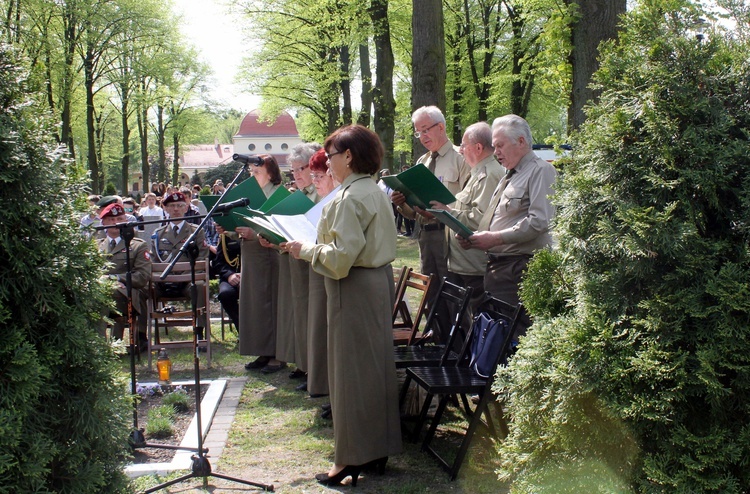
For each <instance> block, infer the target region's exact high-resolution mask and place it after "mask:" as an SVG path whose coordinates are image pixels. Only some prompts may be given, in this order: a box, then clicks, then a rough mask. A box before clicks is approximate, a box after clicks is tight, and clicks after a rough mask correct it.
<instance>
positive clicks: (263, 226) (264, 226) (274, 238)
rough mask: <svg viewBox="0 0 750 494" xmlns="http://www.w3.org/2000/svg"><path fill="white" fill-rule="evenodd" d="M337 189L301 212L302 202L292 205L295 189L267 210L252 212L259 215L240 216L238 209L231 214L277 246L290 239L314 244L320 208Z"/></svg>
mask: <svg viewBox="0 0 750 494" xmlns="http://www.w3.org/2000/svg"><path fill="white" fill-rule="evenodd" d="M339 188H340V187H336V188H335V189H333V191H332V192H331V193H330V194H328V195H327V196H325V197H324V198H323V199H322V200H321V201H320V202H319V203H317V204H315V205H313V206H312V207H311V208H309V209H307V211H305V212H303V213H299V211H300V208H302V207H303V206H302V202H301V201H299V202H300V204H299V206H298V207H297V208H296V209H295V207H293V206H292V205H293V204H294V203H295V202H296V201H297V198H296V197H294V196H296V195H297V192H295V193H294V194H292V195H291V196H289V197H288V198H287V199H284V200H283V201H281V202H280V203H279V204H277V205H276V206H275V207H273V208H271V209H270V210H269V211H268V212H267V213H263V212H262V211H255V213H260V214H254V215H253V216H242V215H240V214H238V213H237V212H233V213H232V214H234V215H235V216H236V217H237V219H238V221H242V222H244V224H246V225H247V226H249V227H250V228H252V229H253V230H255V232H256V233H257V234H258V235H261V236H262V237H263V238H265V239H266V240H268V241H269V242H271V243H272V244H275V245H279V244H280V243H282V242H287V241H290V240H299V241H302V242H312V243H315V240H316V239H317V236H318V223H319V222H320V216H321V214H322V212H323V207H325V205H326V204H328V203H329V202H330V201H331V200H332V199H333V198H334V197H335V196H336V193H337V192H338V191H339ZM299 194H300V195H302V196H303V197H304V199H306V200H307V201H308V202H309V203H310V204H313V203H312V201H310V200H309V199H307V197H305V196H304V194H302V193H301V192H299ZM284 203H286V204H284ZM295 212H298V214H294V213H295Z"/></svg>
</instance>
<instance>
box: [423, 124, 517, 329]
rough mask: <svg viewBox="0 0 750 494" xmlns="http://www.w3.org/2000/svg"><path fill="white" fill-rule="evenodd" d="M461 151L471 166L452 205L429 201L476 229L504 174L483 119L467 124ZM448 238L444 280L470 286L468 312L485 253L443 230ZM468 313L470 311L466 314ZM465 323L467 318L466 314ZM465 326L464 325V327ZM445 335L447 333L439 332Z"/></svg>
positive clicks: (480, 282) (478, 289) (479, 285)
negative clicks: (465, 245) (464, 243)
mask: <svg viewBox="0 0 750 494" xmlns="http://www.w3.org/2000/svg"><path fill="white" fill-rule="evenodd" d="M460 149H461V154H463V157H464V159H465V160H466V163H468V165H469V167H470V168H471V177H470V178H469V181H468V182H467V183H466V186H465V187H464V189H463V190H462V191H461V192H459V193H458V194H456V202H455V203H454V204H453V206H452V207H449V206H446V205H445V204H441V203H439V202H437V201H433V202H432V203H431V205H432V207H433V208H435V209H443V210H445V211H448V212H450V213H451V215H453V216H454V217H455V218H457V219H458V221H460V222H461V223H463V224H464V225H466V226H467V227H469V228H470V229H471V230H472V231H476V230H477V228H478V227H479V222H480V221H481V219H482V217H483V216H484V213H485V211H487V208H488V206H489V204H490V199H491V198H492V193H493V192H494V191H495V189H496V188H497V184H498V183H500V179H501V178H502V176H503V174H504V170H503V168H502V167H501V166H500V163H498V162H497V160H496V159H495V157H494V156H493V154H492V151H493V149H492V130H491V129H490V126H489V125H488V124H487V123H485V122H479V123H475V124H473V125H470V126H469V127H468V128H467V129H466V132H464V136H463V139H462V140H461V148H460ZM446 237H447V239H448V281H450V282H452V283H455V284H456V285H459V286H470V287H471V288H472V289H473V292H472V297H471V304H470V306H469V307H470V313H471V314H473V312H474V309H476V306H477V305H478V303H479V301H480V300H481V299H482V296H483V295H484V272H485V269H486V266H487V257H486V256H485V254H484V252H482V251H480V250H476V249H470V250H466V249H462V248H461V246H460V245H459V243H458V239H457V238H456V236H455V235H454V234H453V232H452V231H450V230H447V231H446ZM469 316H470V314H469ZM466 319H467V320H466V321H464V323H465V324H467V323H468V321H470V320H471V319H470V317H468V316H467V318H466ZM465 329H466V330H468V329H469V328H468V325H467V327H466V328H465ZM443 336H445V337H446V338H447V335H443Z"/></svg>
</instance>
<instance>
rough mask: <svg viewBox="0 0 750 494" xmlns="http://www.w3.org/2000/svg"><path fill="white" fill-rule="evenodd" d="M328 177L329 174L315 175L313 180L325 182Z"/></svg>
mask: <svg viewBox="0 0 750 494" xmlns="http://www.w3.org/2000/svg"><path fill="white" fill-rule="evenodd" d="M326 176H328V174H327V173H313V174H312V179H313V180H323V179H324V178H326Z"/></svg>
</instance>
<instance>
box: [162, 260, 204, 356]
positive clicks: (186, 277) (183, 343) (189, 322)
mask: <svg viewBox="0 0 750 494" xmlns="http://www.w3.org/2000/svg"><path fill="white" fill-rule="evenodd" d="M167 266H169V263H153V264H152V265H151V281H150V282H149V299H148V367H149V369H151V360H152V348H153V347H157V348H192V346H193V340H192V339H190V340H180V341H161V335H160V332H159V328H164V329H165V330H166V329H167V328H169V327H177V326H183V327H184V326H189V327H191V328H192V327H193V325H194V324H195V325H196V326H198V327H200V326H203V328H204V340H200V341H199V342H198V345H199V347H201V348H205V349H206V356H207V359H208V365H209V366H210V365H211V319H210V311H209V310H208V303H209V300H210V298H209V283H208V281H209V273H208V261H207V260H201V261H195V284H196V288H197V290H198V294H199V295H200V294H201V293H202V294H203V297H200V296H198V304H199V305H198V308H197V309H198V310H197V320H196V321H193V310H192V304H191V301H190V297H189V296H183V295H180V296H166V295H163V294H161V295H160V294H159V293H158V291H157V288H156V284H157V283H188V284H189V283H190V282H191V277H192V275H191V272H190V263H189V262H178V263H176V264H175V265H174V268H173V269H172V271H171V272H170V274H169V275H168V276H167V277H166V278H164V279H161V274H162V273H163V272H164V270H165V269H166V268H167ZM201 298H202V299H203V300H201ZM173 302H187V309H185V310H177V309H175V308H174V306H171V305H170V304H171V303H173Z"/></svg>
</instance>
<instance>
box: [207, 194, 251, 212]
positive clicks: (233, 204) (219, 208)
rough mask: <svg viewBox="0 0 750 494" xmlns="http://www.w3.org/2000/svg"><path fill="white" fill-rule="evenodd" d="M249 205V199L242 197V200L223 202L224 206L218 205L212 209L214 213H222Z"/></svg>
mask: <svg viewBox="0 0 750 494" xmlns="http://www.w3.org/2000/svg"><path fill="white" fill-rule="evenodd" d="M249 204H250V199H248V198H247V197H243V198H242V199H237V200H236V201H232V202H225V203H224V204H219V205H218V206H216V209H214V213H224V212H226V211H229V210H231V209H234V208H241V207H243V206H247V205H249Z"/></svg>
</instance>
